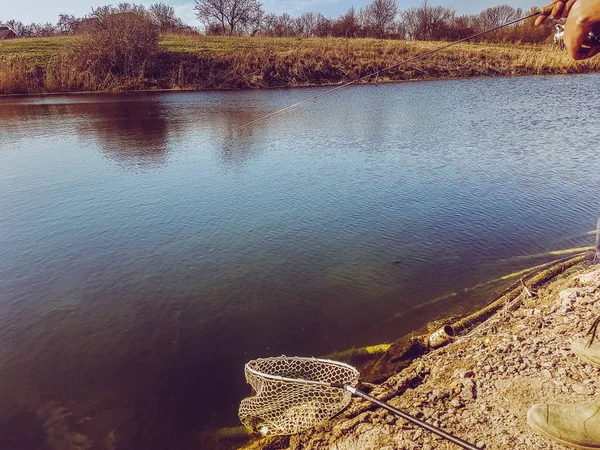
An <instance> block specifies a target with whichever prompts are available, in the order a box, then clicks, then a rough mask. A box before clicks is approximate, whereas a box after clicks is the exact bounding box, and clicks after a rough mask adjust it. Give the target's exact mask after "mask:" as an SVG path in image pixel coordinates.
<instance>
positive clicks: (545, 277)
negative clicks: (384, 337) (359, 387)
mask: <svg viewBox="0 0 600 450" xmlns="http://www.w3.org/2000/svg"><path fill="white" fill-rule="evenodd" d="M592 256H593V253H592ZM589 260H590V253H589V252H588V253H585V254H581V255H578V256H576V257H574V258H569V259H568V260H559V261H558V262H555V264H554V265H552V266H550V267H548V268H546V270H543V271H541V272H537V273H535V274H532V275H531V277H530V280H529V282H528V284H527V285H524V286H526V287H525V288H523V287H521V288H520V289H519V288H518V287H517V288H515V289H516V291H519V292H518V294H515V292H516V291H515V289H512V290H509V292H507V293H505V295H503V296H502V297H501V298H500V299H498V300H497V301H496V302H493V303H492V304H491V305H488V306H486V307H484V308H482V309H480V310H479V311H477V312H476V313H474V314H471V315H469V316H468V317H466V318H464V319H461V320H460V321H459V322H458V323H459V324H460V323H462V326H463V327H464V328H463V330H462V333H460V336H458V337H454V338H453V339H452V342H451V343H450V344H448V345H447V346H444V347H441V348H438V349H435V350H432V351H430V352H427V353H425V352H424V353H423V354H422V355H420V356H418V357H416V358H414V359H412V360H411V362H410V364H408V365H407V366H406V367H405V368H404V369H401V370H398V371H396V373H395V374H394V375H392V376H390V377H388V378H386V379H385V381H383V382H382V383H381V384H377V385H371V384H367V386H368V387H369V388H373V390H372V391H371V395H374V396H375V397H377V398H380V399H382V400H384V401H388V402H389V403H390V404H392V405H393V406H395V407H398V408H400V409H402V410H404V411H406V412H408V413H409V414H412V415H414V416H416V417H419V418H421V419H423V420H426V421H428V422H430V423H432V424H433V425H435V426H438V427H441V428H443V429H446V430H449V431H451V432H453V434H455V435H458V436H459V437H461V438H463V439H466V440H469V441H470V442H472V443H474V444H475V443H477V444H478V445H482V446H481V448H486V449H503V448H507V447H509V446H510V447H514V448H516V449H526V448H539V449H549V450H550V449H551V450H558V449H561V448H563V447H560V446H558V445H556V444H553V443H551V442H550V441H548V440H546V439H544V438H542V437H540V436H538V435H536V434H535V433H534V432H532V431H531V430H529V428H528V427H527V424H526V412H527V410H528V409H529V407H530V406H532V405H533V404H534V403H540V402H547V401H548V402H564V403H577V402H584V401H586V400H588V399H589V398H593V397H592V396H594V395H595V394H596V393H598V394H600V376H598V370H597V369H594V368H592V367H589V365H586V364H585V363H583V362H581V361H578V360H577V358H576V357H575V356H574V355H572V353H570V352H569V351H566V350H565V349H566V348H568V341H569V340H570V339H571V338H573V337H579V336H581V335H583V334H584V333H585V331H587V328H588V327H589V325H591V321H592V318H593V317H595V316H597V315H598V314H600V266H598V265H593V264H592V263H590V261H589ZM590 273H592V274H593V275H592V276H587V278H586V277H582V275H585V274H590ZM582 279H584V280H585V282H582V281H581V280H582ZM536 290H538V292H537V294H536ZM513 291H514V292H513ZM490 307H492V309H494V310H493V311H491V310H490ZM457 328H459V329H460V326H459V327H457ZM422 338H423V336H419V337H418V339H421V340H422ZM496 341H498V342H496ZM397 342H398V341H397ZM397 342H396V343H394V344H392V346H391V349H390V350H393V349H394V346H395V345H397ZM539 349H542V350H541V352H538V350H539ZM386 353H389V352H386ZM386 353H384V356H383V357H382V358H384V357H385V355H386ZM538 353H540V355H538ZM538 356H539V357H541V358H542V359H544V361H542V362H540V361H538V359H537V357H538ZM570 367H575V369H573V370H570V369H569V368H570ZM361 372H362V371H361ZM465 374H466V375H465ZM361 378H362V379H364V377H361ZM552 380H555V382H554V383H552ZM465 386H466V388H465ZM548 386H549V387H550V388H549V390H548V392H546V391H545V389H544V388H545V387H548ZM506 389H508V391H506ZM507 392H509V393H508V394H507ZM552 395H554V396H556V398H554V397H552ZM482 411H484V412H485V414H483V415H482V414H481V412H482ZM486 425H489V426H487V427H486ZM367 447H368V448H381V449H384V448H385V449H386V450H395V449H405V448H406V449H417V448H419V449H421V448H422V449H431V450H432V449H438V448H439V449H448V450H450V449H453V448H455V447H454V446H453V444H450V443H447V442H446V441H442V440H440V439H439V438H437V437H435V436H433V435H429V434H428V433H426V432H424V431H422V430H420V429H419V428H417V427H414V426H412V425H410V424H408V423H406V422H404V421H402V420H400V419H396V418H395V417H393V416H390V415H389V413H387V412H385V411H383V410H381V409H377V408H374V407H373V405H371V404H370V403H366V402H363V401H360V400H356V399H353V401H352V403H351V405H350V406H349V407H348V408H347V409H346V410H345V411H343V412H342V413H341V414H340V415H338V416H337V417H335V418H333V419H331V420H330V421H328V422H325V423H323V424H322V425H320V426H319V427H317V428H316V429H313V430H309V431H307V432H305V433H301V434H299V435H295V436H292V437H278V438H267V439H260V440H254V441H251V442H250V443H248V444H247V445H246V446H243V447H242V448H244V449H246V450H259V449H261V450H275V449H289V450H299V449H305V450H311V449H315V450H316V449H325V448H327V449H332V450H333V449H337V450H346V449H347V450H350V449H351V448H367Z"/></svg>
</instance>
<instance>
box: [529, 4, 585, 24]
mask: <svg viewBox="0 0 600 450" xmlns="http://www.w3.org/2000/svg"><path fill="white" fill-rule="evenodd" d="M575 2H577V0H568V1H564V0H552V4H553V5H554V9H553V10H552V13H551V14H542V15H540V16H539V17H538V18H537V19H536V20H535V24H536V25H541V24H543V23H544V22H545V21H546V19H547V18H548V17H552V18H553V19H555V20H558V19H566V18H567V17H568V16H569V13H570V12H571V8H573V5H574V4H575Z"/></svg>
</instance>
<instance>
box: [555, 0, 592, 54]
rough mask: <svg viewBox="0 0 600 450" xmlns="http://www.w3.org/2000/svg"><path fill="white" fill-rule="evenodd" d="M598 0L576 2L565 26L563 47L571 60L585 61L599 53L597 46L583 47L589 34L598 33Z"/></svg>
mask: <svg viewBox="0 0 600 450" xmlns="http://www.w3.org/2000/svg"><path fill="white" fill-rule="evenodd" d="M599 25H600V0H576V3H575V4H574V5H573V6H572V8H571V10H570V12H569V14H568V17H567V23H566V24H565V36H564V40H565V46H566V47H567V49H568V50H569V53H570V54H571V56H572V57H573V59H586V58H590V57H592V56H594V55H595V54H597V53H599V52H600V47H598V46H584V44H585V42H586V39H587V38H588V35H589V34H590V32H592V31H595V32H598V27H599Z"/></svg>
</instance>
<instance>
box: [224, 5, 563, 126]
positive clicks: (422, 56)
mask: <svg viewBox="0 0 600 450" xmlns="http://www.w3.org/2000/svg"><path fill="white" fill-rule="evenodd" d="M553 7H554V5H550V6H547V7H545V8H543V9H542V10H540V11H538V12H535V13H533V14H530V15H528V16H525V17H521V18H520V19H515V20H511V21H510V22H507V23H505V24H502V25H499V26H497V27H494V28H490V29H489V30H485V31H481V32H479V33H476V34H473V35H471V36H469V37H466V38H463V39H460V40H458V41H454V42H451V43H450V44H446V45H443V46H441V47H439V48H436V49H433V50H428V51H426V52H423V53H419V54H417V55H415V56H411V57H410V58H407V59H404V60H402V61H400V62H398V63H396V64H394V65H393V66H389V67H386V68H385V69H381V70H378V71H376V72H372V73H370V74H368V75H364V76H362V77H359V78H356V79H354V80H352V81H348V82H347V83H344V84H341V85H339V86H336V87H334V88H331V89H328V90H326V91H324V92H321V93H320V94H317V95H313V96H312V97H309V98H306V99H304V100H301V101H299V102H297V103H294V104H293V105H289V106H286V107H285V108H282V109H279V110H277V111H274V112H272V113H269V114H266V115H264V116H262V117H259V118H258V119H254V120H252V121H250V122H248V123H245V124H243V125H240V126H238V127H235V128H233V129H232V130H231V131H237V130H241V129H242V128H246V127H249V126H250V125H254V124H255V123H258V122H262V121H264V120H267V119H270V118H272V117H275V116H278V115H280V114H283V113H285V112H287V111H289V110H291V109H294V108H297V107H298V106H301V105H303V104H305V103H308V102H312V101H315V100H317V99H319V98H321V97H324V96H326V95H329V94H332V93H334V92H336V91H339V90H341V89H344V88H347V87H348V86H352V85H353V84H356V83H359V82H361V81H363V80H366V79H368V78H372V77H376V76H379V75H380V74H382V73H384V72H387V71H389V70H392V69H395V68H396V67H398V66H401V65H402V64H407V63H409V62H412V61H415V60H417V59H420V58H424V57H425V56H430V55H433V54H434V53H437V52H440V51H442V50H446V49H447V48H450V47H453V46H455V45H458V44H462V43H463V42H466V41H469V40H471V39H475V38H478V37H480V36H483V35H486V34H489V33H493V32H494V31H498V30H500V29H502V28H506V27H509V26H511V25H515V24H517V23H519V22H523V21H524V20H527V19H531V18H533V17H536V16H539V15H540V14H550V12H551V11H552V8H553Z"/></svg>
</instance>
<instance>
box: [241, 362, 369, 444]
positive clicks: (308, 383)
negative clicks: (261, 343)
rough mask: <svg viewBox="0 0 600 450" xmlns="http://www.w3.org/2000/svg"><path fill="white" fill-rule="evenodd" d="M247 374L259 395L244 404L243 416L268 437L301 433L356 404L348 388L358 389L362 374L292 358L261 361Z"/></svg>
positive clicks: (252, 364) (342, 366)
mask: <svg viewBox="0 0 600 450" xmlns="http://www.w3.org/2000/svg"><path fill="white" fill-rule="evenodd" d="M244 370H245V375H246V381H247V382H248V384H250V385H251V386H252V388H253V391H254V392H253V394H254V395H253V396H252V397H248V398H246V399H244V400H242V402H241V404H240V408H239V417H240V420H241V421H242V423H243V424H244V425H245V426H246V427H247V428H249V429H251V430H253V431H260V432H261V433H262V434H263V435H266V436H277V435H289V434H296V433H299V432H301V431H305V430H308V429H310V428H313V427H315V426H317V425H318V424H320V423H321V422H324V421H326V420H328V419H330V418H332V417H333V416H335V415H336V414H338V413H339V412H340V411H342V410H343V409H344V408H346V407H347V406H348V404H349V403H350V401H351V398H352V394H351V393H350V392H349V391H348V390H347V389H344V387H345V386H351V387H355V386H356V385H357V384H358V378H359V376H360V373H359V372H358V370H356V369H355V368H354V367H352V366H350V365H348V364H345V363H341V362H337V361H331V360H328V359H317V358H306V357H291V358H290V357H287V356H280V357H275V358H262V359H256V360H253V361H250V362H248V363H246V365H245V366H244Z"/></svg>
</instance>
